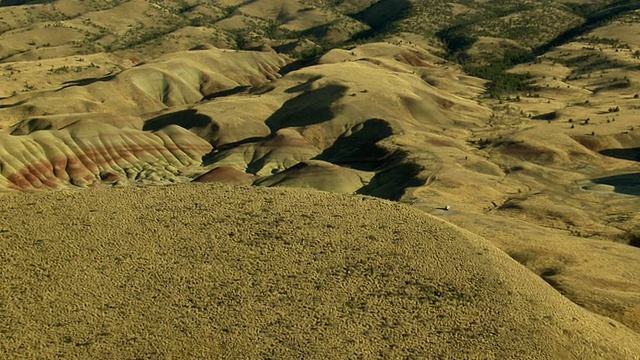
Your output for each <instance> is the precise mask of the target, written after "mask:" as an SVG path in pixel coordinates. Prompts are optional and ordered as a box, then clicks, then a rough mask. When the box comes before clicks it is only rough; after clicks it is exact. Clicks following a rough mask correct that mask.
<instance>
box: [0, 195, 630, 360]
mask: <svg viewBox="0 0 640 360" xmlns="http://www.w3.org/2000/svg"><path fill="white" fill-rule="evenodd" d="M196 199H197V200H196ZM0 214H1V216H2V218H3V222H2V227H1V228H0V231H1V232H2V241H0V258H1V260H2V261H0V267H1V269H2V271H0V274H1V275H0V276H1V277H2V279H1V280H2V281H0V287H2V291H0V300H1V301H0V312H2V316H1V317H0V329H2V336H0V344H1V345H2V346H0V349H1V350H0V351H2V353H3V357H6V358H17V357H22V356H26V357H33V356H37V357H43V358H54V357H189V358H216V357H220V358H222V357H237V356H241V357H250V358H263V357H277V358H290V357H314V358H315V357H318V358H320V357H322V358H326V357H329V358H335V357H352V356H361V357H367V358H368V357H403V356H409V357H411V356H416V357H444V358H460V357H465V358H475V357H482V358H486V357H495V358H514V357H521V356H526V357H527V358H531V359H537V358H539V359H547V358H605V357H606V358H610V359H615V358H620V359H629V358H634V357H636V356H637V354H638V353H640V347H639V345H638V344H640V339H639V338H638V335H637V334H635V333H633V332H631V331H630V330H629V329H627V328H626V327H624V326H623V325H620V324H619V323H617V322H614V321H612V320H608V319H606V318H602V317H599V316H596V315H593V314H591V313H589V312H587V311H585V310H584V309H582V308H580V307H578V306H576V305H575V304H573V303H571V302H570V301H568V300H567V299H565V298H564V297H562V296H561V295H560V294H558V293H557V292H556V291H554V290H553V289H552V288H551V287H550V286H548V285H547V284H546V283H544V282H543V281H542V280H540V279H539V278H537V277H536V276H535V275H534V274H532V273H530V272H528V271H527V270H525V269H524V268H522V267H521V266H520V265H518V264H517V263H516V262H515V261H513V260H512V259H510V258H509V257H508V256H506V255H505V254H504V253H502V252H501V251H499V250H497V249H496V248H495V247H494V246H493V245H491V244H490V243H489V242H487V241H485V240H483V239H481V238H479V237H477V236H475V235H472V234H470V233H469V232H466V231H463V230H461V229H459V228H456V227H454V226H452V225H450V224H447V223H445V222H443V221H440V220H437V219H435V218H432V217H430V216H428V215H425V214H423V213H421V212H419V211H417V210H414V209H411V208H409V207H406V206H403V205H400V204H397V203H392V202H387V201H381V200H376V199H374V198H367V197H360V196H338V195H333V194H329V193H319V192H307V191H302V190H284V189H266V188H249V187H226V186H221V185H196V184H191V185H189V186H170V187H148V188H144V189H141V188H126V189H111V190H87V191H82V192H67V191H58V192H47V193H31V194H14V195H6V196H5V197H3V201H2V203H1V204H0ZM25 219H37V220H33V221H31V220H25ZM25 221H30V223H29V226H24V223H25Z"/></svg>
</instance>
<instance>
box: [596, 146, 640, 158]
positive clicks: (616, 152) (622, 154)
mask: <svg viewBox="0 0 640 360" xmlns="http://www.w3.org/2000/svg"><path fill="white" fill-rule="evenodd" d="M600 154H602V155H605V156H610V157H613V158H616V159H622V160H631V161H640V147H637V148H631V149H605V150H601V151H600Z"/></svg>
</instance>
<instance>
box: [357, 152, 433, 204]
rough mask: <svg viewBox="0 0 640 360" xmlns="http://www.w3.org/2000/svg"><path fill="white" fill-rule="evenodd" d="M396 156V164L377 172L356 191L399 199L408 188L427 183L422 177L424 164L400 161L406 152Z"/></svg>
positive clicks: (384, 197)
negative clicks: (367, 182)
mask: <svg viewBox="0 0 640 360" xmlns="http://www.w3.org/2000/svg"><path fill="white" fill-rule="evenodd" d="M394 156H397V160H396V161H398V163H396V165H392V166H390V167H388V168H387V169H385V170H382V171H379V172H378V173H376V175H375V176H374V177H373V178H372V179H371V181H370V182H369V184H367V185H365V186H363V187H362V188H360V189H359V190H358V191H357V192H356V193H358V194H362V195H371V196H375V197H379V198H383V199H388V200H394V201H398V200H400V199H401V198H402V196H403V195H404V193H405V190H406V189H407V188H409V187H416V186H422V185H424V184H425V180H424V179H422V178H421V177H420V173H421V172H422V170H423V168H422V166H420V165H418V164H415V163H412V162H400V161H401V159H402V158H405V157H406V154H401V153H397V154H395V155H394Z"/></svg>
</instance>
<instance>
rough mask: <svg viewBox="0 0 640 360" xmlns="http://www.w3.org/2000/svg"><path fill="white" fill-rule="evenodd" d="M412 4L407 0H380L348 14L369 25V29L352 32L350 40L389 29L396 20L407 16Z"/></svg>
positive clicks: (368, 36)
mask: <svg viewBox="0 0 640 360" xmlns="http://www.w3.org/2000/svg"><path fill="white" fill-rule="evenodd" d="M412 6H413V5H412V3H411V1H409V0H381V1H378V2H376V3H374V4H372V5H371V6H369V7H368V8H366V9H364V10H362V11H360V12H357V13H355V14H349V16H350V17H352V18H354V19H356V20H358V21H360V22H363V23H365V24H367V25H368V26H369V29H367V30H364V31H360V32H358V33H356V34H354V35H353V36H352V37H351V40H362V39H367V38H371V37H374V36H376V35H379V34H382V33H384V32H386V31H388V30H390V28H391V27H392V26H393V25H394V24H395V23H396V22H397V21H399V20H402V19H404V18H407V17H409V15H410V14H411V8H412Z"/></svg>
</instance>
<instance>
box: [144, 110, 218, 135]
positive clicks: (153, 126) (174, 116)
mask: <svg viewBox="0 0 640 360" xmlns="http://www.w3.org/2000/svg"><path fill="white" fill-rule="evenodd" d="M169 125H178V126H181V127H183V128H185V129H191V128H194V127H205V126H209V125H211V126H214V124H213V123H212V122H211V118H210V117H208V116H206V115H203V114H198V111H197V110H195V109H187V110H182V111H176V112H172V113H169V114H164V115H160V116H158V117H155V118H153V119H149V120H147V121H145V123H144V126H143V127H142V130H144V131H156V130H160V129H162V128H164V127H166V126H169Z"/></svg>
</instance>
